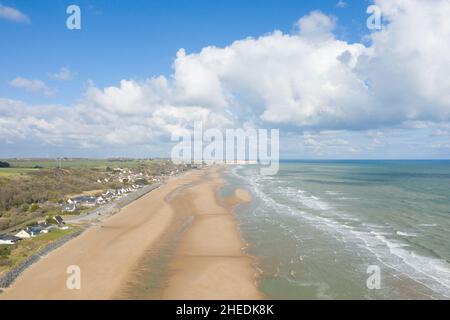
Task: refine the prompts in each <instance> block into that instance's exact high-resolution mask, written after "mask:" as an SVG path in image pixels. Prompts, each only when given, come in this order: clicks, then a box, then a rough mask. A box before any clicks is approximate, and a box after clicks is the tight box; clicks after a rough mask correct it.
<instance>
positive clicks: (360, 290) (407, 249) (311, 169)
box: [227, 161, 450, 299]
mask: <svg viewBox="0 0 450 320" xmlns="http://www.w3.org/2000/svg"><path fill="white" fill-rule="evenodd" d="M227 181H228V183H229V185H230V186H233V185H244V186H245V187H246V188H248V190H249V191H250V192H251V193H252V195H253V201H252V203H251V204H248V205H243V206H240V207H239V208H238V209H237V211H236V216H237V217H238V220H239V222H240V223H239V225H240V229H241V232H242V235H243V237H244V239H245V240H246V241H247V242H248V244H249V247H248V249H247V251H248V253H250V254H252V255H254V256H256V257H257V258H258V261H259V263H258V267H259V268H260V269H261V271H262V276H261V279H260V287H261V290H262V291H263V292H264V293H265V294H267V295H268V297H270V298H273V299H449V298H450V161H315V162H294V161H293V162H283V163H281V166H280V171H279V172H278V174H277V175H275V176H262V175H260V174H259V168H258V167H257V166H236V167H233V169H232V170H231V171H230V172H229V174H228V175H227ZM371 266H372V267H371ZM373 266H375V267H373ZM368 268H369V270H368ZM370 268H378V270H379V271H380V272H379V279H380V286H379V288H373V286H372V287H371V288H370V289H369V287H368V286H367V280H368V278H369V277H370V276H371V275H373V273H371V272H370V271H371V270H374V269H370ZM368 271H369V272H368Z"/></svg>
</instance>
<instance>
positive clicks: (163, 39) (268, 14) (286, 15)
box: [0, 0, 367, 103]
mask: <svg viewBox="0 0 450 320" xmlns="http://www.w3.org/2000/svg"><path fill="white" fill-rule="evenodd" d="M365 2H366V1H352V2H351V5H348V6H347V7H346V8H339V7H337V6H336V4H337V0H327V1H307V0H303V1H301V0H300V1H299V0H289V1H278V0H263V1H258V0H248V1H242V0H215V1H210V0H152V1H145V0H136V1H121V0H107V1H106V0H105V1H75V2H74V1H73V0H70V1H61V0H54V1H7V0H6V1H2V2H1V3H2V4H3V5H8V6H10V7H14V8H17V9H19V10H20V11H22V12H23V13H25V14H27V15H28V16H29V18H30V20H31V21H30V23H25V24H18V23H12V22H10V21H7V20H1V19H0V38H1V39H3V40H2V50H1V51H0V69H1V70H2V71H1V73H0V95H1V96H8V97H10V98H14V99H22V100H24V101H29V102H39V103H44V102H47V101H57V102H61V103H70V102H73V100H75V99H77V98H78V97H79V96H80V95H81V94H82V92H83V90H84V88H85V83H86V82H87V81H89V80H91V81H94V82H95V84H96V85H98V86H101V87H104V86H109V85H114V84H117V83H118V82H119V81H120V80H121V79H128V78H137V79H139V78H141V79H143V78H146V77H148V76H149V75H157V74H164V75H170V73H171V68H172V63H173V60H174V58H175V54H176V52H177V51H178V49H180V48H185V49H186V52H188V53H190V52H197V51H199V50H200V49H201V48H203V47H206V46H209V45H214V46H219V47H223V46H226V45H228V44H230V43H232V42H233V41H235V40H237V39H244V38H246V37H257V36H260V35H263V34H265V33H267V32H271V31H273V30H275V29H278V30H282V31H284V32H289V31H290V30H292V28H293V24H294V22H295V21H296V20H298V18H299V17H301V16H303V15H306V14H307V13H309V12H310V11H312V10H318V9H319V10H322V11H323V12H326V13H329V14H333V15H335V16H336V17H338V19H339V21H340V28H339V30H338V33H339V37H341V38H343V39H346V40H349V41H359V40H361V37H362V35H363V34H365V32H366V30H365V19H366V14H365V10H366V8H367V5H366V4H365ZM349 3H350V2H349ZM70 4H78V5H79V6H80V8H81V10H82V29H81V30H72V31H70V30H68V29H67V28H66V19H67V17H68V14H66V8H67V6H69V5H70ZM11 62H13V63H11ZM62 66H66V67H69V68H70V69H71V70H76V72H77V75H76V77H75V79H74V81H70V82H66V83H58V81H51V80H49V81H48V82H49V84H53V86H54V87H55V89H56V90H57V95H56V97H54V98H53V99H48V98H45V97H39V96H38V97H36V95H33V94H26V93H24V92H21V90H19V89H11V86H10V85H9V84H8V83H9V81H10V80H11V79H13V78H15V77H17V76H18V75H21V76H23V77H27V78H45V77H48V74H49V73H55V72H57V71H58V70H59V69H60V68H61V67H62Z"/></svg>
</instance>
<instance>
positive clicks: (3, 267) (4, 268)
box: [0, 227, 79, 276]
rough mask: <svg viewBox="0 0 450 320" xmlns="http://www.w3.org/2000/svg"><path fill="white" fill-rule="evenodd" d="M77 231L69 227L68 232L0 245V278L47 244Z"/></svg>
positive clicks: (50, 233)
mask: <svg viewBox="0 0 450 320" xmlns="http://www.w3.org/2000/svg"><path fill="white" fill-rule="evenodd" d="M77 230H79V229H78V228H76V227H71V228H70V229H68V230H59V229H56V230H52V231H51V232H49V233H47V234H42V235H39V236H37V237H35V238H32V239H24V240H22V241H19V242H18V243H16V244H14V245H0V276H1V275H3V274H5V273H6V272H8V271H9V270H11V269H12V268H14V267H16V266H18V265H19V264H20V263H21V262H22V261H24V260H25V259H26V258H28V257H29V256H31V255H33V254H34V253H36V252H38V251H39V250H41V249H43V248H44V247H45V246H47V245H48V244H50V243H52V242H54V241H56V240H58V239H60V238H61V237H63V236H65V235H68V234H71V233H73V232H75V231H77ZM6 247H8V248H7V249H8V252H6V250H5V249H6ZM1 253H3V254H1Z"/></svg>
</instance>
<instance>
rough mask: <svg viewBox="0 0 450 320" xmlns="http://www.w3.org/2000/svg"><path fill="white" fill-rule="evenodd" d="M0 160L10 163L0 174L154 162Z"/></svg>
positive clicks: (127, 160)
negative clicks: (40, 169) (38, 169)
mask: <svg viewBox="0 0 450 320" xmlns="http://www.w3.org/2000/svg"><path fill="white" fill-rule="evenodd" d="M2 161H6V162H8V163H9V164H10V165H11V168H2V169H0V175H1V172H2V171H4V172H5V174H8V173H10V174H17V173H23V171H22V172H21V171H20V170H21V169H36V168H59V167H61V168H98V169H105V168H106V167H111V168H115V167H120V168H136V167H137V166H138V165H139V164H145V165H151V164H152V163H154V162H155V160H148V159H146V160H137V159H125V160H116V159H61V160H57V159H3V160H2ZM13 169H16V170H18V172H15V171H14V170H13ZM10 170H11V171H10Z"/></svg>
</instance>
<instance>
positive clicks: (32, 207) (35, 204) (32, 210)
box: [30, 203, 39, 212]
mask: <svg viewBox="0 0 450 320" xmlns="http://www.w3.org/2000/svg"><path fill="white" fill-rule="evenodd" d="M37 209H39V205H38V204H37V203H33V204H32V205H31V206H30V212H35V211H36V210H37Z"/></svg>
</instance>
